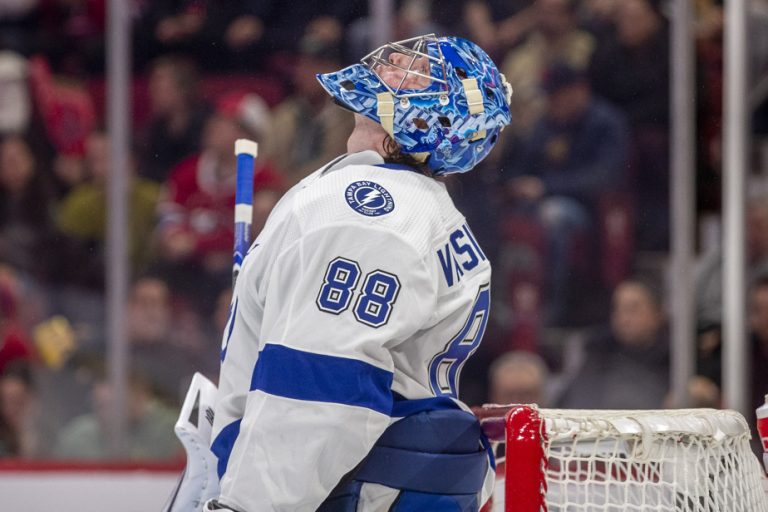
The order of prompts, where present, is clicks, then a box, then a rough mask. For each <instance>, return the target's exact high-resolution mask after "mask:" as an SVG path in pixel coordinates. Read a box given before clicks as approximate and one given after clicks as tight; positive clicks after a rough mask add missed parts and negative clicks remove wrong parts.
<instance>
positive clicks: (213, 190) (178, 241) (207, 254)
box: [159, 93, 283, 276]
mask: <svg viewBox="0 0 768 512" xmlns="http://www.w3.org/2000/svg"><path fill="white" fill-rule="evenodd" d="M269 126H270V114H269V109H268V107H267V105H266V103H264V101H263V100H262V99H261V98H260V97H259V96H257V95H255V94H243V93H229V94H226V95H224V96H223V97H221V98H219V100H218V102H217V104H216V111H215V113H214V115H213V116H212V117H211V118H210V119H209V120H208V121H207V123H206V125H205V130H204V133H203V140H202V148H203V149H202V152H201V153H199V154H197V155H195V156H192V157H189V158H188V159H186V160H184V161H182V162H181V163H180V164H178V165H177V166H176V167H175V168H174V169H173V170H172V171H171V174H170V177H169V178H168V181H167V182H166V185H167V200H166V201H164V202H162V203H161V205H160V216H161V220H160V226H159V242H160V250H161V256H162V258H163V259H164V261H165V262H168V263H173V264H175V265H176V266H177V267H178V264H185V265H187V266H190V265H191V267H190V268H189V269H188V270H195V269H194V268H192V267H201V268H198V269H197V270H202V271H203V272H204V273H207V274H208V275H214V274H219V273H222V272H223V271H224V270H225V269H227V268H231V265H232V246H233V244H234V230H233V220H234V206H235V189H236V179H237V173H236V170H237V158H236V156H235V154H234V144H235V140H237V139H239V138H250V139H255V140H256V141H262V140H263V137H264V135H266V134H267V133H268V130H269ZM256 167H257V168H256V169H255V179H254V197H253V208H254V219H253V229H254V231H255V232H258V231H259V230H260V229H261V227H262V226H263V224H264V222H265V221H266V218H267V215H268V214H269V211H270V210H271V209H272V206H274V204H275V203H276V202H277V199H278V198H279V196H280V194H281V192H282V188H283V187H282V181H281V177H280V176H279V175H278V174H277V173H276V172H275V171H273V170H272V169H271V168H270V166H269V165H268V164H266V163H264V162H263V160H257V162H256ZM195 275H196V276H197V275H199V272H197V273H196V274H195Z"/></svg>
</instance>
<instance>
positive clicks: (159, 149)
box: [139, 56, 210, 183]
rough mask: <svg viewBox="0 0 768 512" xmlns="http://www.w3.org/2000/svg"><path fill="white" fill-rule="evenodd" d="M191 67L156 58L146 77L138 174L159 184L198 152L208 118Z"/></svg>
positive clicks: (180, 61) (185, 62)
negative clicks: (146, 119) (146, 111)
mask: <svg viewBox="0 0 768 512" xmlns="http://www.w3.org/2000/svg"><path fill="white" fill-rule="evenodd" d="M198 83H199V77H198V73H197V68H196V66H195V64H194V63H193V62H192V61H191V60H189V59H186V58H183V57H176V56H168V57H160V58H158V59H157V60H155V61H154V62H153V63H152V68H151V71H150V74H149V101H150V106H151V110H152V114H151V120H150V124H149V126H148V127H147V130H146V131H145V133H144V135H143V139H144V143H143V147H142V159H141V166H140V168H139V174H140V175H141V176H143V177H145V178H147V179H150V180H152V181H155V182H158V183H162V182H164V181H165V180H166V179H167V178H168V174H169V173H170V172H171V169H172V168H173V167H174V166H175V165H176V164H178V163H179V162H180V161H181V160H183V159H184V158H186V157H187V156H189V155H192V154H194V153H197V152H198V151H199V150H200V139H201V137H202V133H203V127H204V126H205V122H206V120H207V119H208V116H209V115H210V112H209V109H208V107H207V106H206V105H205V103H203V102H202V101H201V99H200V97H199V95H198Z"/></svg>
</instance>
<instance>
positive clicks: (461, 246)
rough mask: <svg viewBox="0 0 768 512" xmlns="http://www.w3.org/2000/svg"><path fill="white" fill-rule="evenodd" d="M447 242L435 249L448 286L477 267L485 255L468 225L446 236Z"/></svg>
mask: <svg viewBox="0 0 768 512" xmlns="http://www.w3.org/2000/svg"><path fill="white" fill-rule="evenodd" d="M448 240H449V241H448V242H447V243H446V244H445V246H443V248H442V249H438V250H437V258H438V259H439V260H440V268H441V269H442V270H443V275H444V276H445V282H446V283H447V284H448V286H453V285H454V283H458V282H459V281H461V278H462V277H463V276H464V274H465V273H466V272H470V271H471V270H472V269H474V268H475V267H477V265H478V264H479V263H480V262H481V261H485V260H486V257H485V254H484V253H483V251H482V249H480V246H479V245H478V243H477V240H475V237H474V235H473V234H472V231H471V230H470V229H469V226H467V225H466V224H463V225H462V226H461V227H460V228H458V229H457V230H455V231H454V232H453V233H451V235H450V236H449V237H448Z"/></svg>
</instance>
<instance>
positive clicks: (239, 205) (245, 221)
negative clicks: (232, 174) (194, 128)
mask: <svg viewBox="0 0 768 512" xmlns="http://www.w3.org/2000/svg"><path fill="white" fill-rule="evenodd" d="M258 152H259V145H258V144H257V143H255V142H254V141H252V140H248V139H237V140H236V141H235V155H237V190H236V191H235V248H234V256H233V262H232V263H233V265H232V286H233V287H234V285H235V281H237V276H238V274H240V267H242V265H243V258H245V254H246V253H247V252H248V247H249V245H250V243H251V222H252V219H253V169H254V161H255V160H256V155H258Z"/></svg>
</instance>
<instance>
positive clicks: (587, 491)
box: [478, 406, 768, 512]
mask: <svg viewBox="0 0 768 512" xmlns="http://www.w3.org/2000/svg"><path fill="white" fill-rule="evenodd" d="M478 416H480V418H481V423H482V424H483V429H484V430H485V432H486V433H487V434H488V435H489V437H490V438H491V440H492V441H494V442H499V443H500V442H504V443H506V450H505V453H506V457H500V458H499V461H498V463H499V470H500V472H501V473H503V479H504V481H503V485H498V486H497V492H496V493H495V495H494V507H493V510H494V511H501V510H503V511H504V512H512V511H514V512H543V511H548V512H566V511H567V512H587V511H588V512H597V511H601V512H614V511H615V512H618V511H625V510H626V511H643V512H657V511H658V512H662V511H663V512H672V511H674V512H678V511H680V512H689V511H690V512H725V511H729V512H768V500H766V496H765V491H764V489H763V485H764V482H763V481H762V479H763V478H764V475H763V472H762V468H761V467H760V465H759V462H758V460H757V458H756V457H755V456H754V454H753V453H752V451H751V449H750V445H749V439H750V433H749V428H748V427H747V423H746V421H745V420H744V418H743V417H742V416H741V415H739V414H738V413H736V412H733V411H718V410H710V409H689V410H664V411H605V410H603V411H576V410H554V409H551V410H550V409H538V408H536V407H535V406H506V407H498V406H486V407H485V408H483V409H482V410H481V411H479V413H478ZM502 495H503V496H502ZM501 503H503V506H501Z"/></svg>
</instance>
